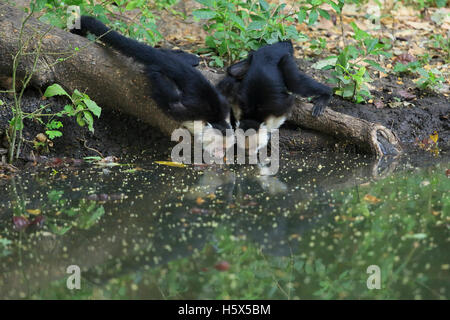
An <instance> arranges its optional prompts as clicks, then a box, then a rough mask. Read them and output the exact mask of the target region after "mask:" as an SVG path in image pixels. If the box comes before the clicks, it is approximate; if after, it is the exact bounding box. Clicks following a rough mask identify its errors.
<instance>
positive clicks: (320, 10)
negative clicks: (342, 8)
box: [317, 8, 331, 20]
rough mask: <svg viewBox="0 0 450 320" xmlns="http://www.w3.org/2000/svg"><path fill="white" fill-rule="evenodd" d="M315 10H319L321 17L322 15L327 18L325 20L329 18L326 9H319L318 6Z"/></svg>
mask: <svg viewBox="0 0 450 320" xmlns="http://www.w3.org/2000/svg"><path fill="white" fill-rule="evenodd" d="M317 10H318V11H319V13H320V15H321V16H322V17H324V18H325V19H327V20H330V19H331V17H330V14H329V13H328V11H326V10H323V9H320V8H318V9H317Z"/></svg>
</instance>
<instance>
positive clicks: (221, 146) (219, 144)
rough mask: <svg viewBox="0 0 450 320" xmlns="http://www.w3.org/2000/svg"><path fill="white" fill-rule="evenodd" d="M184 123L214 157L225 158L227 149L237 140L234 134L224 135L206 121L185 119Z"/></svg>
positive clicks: (196, 140)
mask: <svg viewBox="0 0 450 320" xmlns="http://www.w3.org/2000/svg"><path fill="white" fill-rule="evenodd" d="M182 125H183V127H185V128H186V129H188V130H189V132H191V133H192V135H193V136H194V140H195V142H196V143H200V144H202V146H203V150H205V151H206V152H208V153H209V154H210V155H211V156H213V157H214V158H223V157H224V155H225V152H226V149H229V148H231V147H232V146H233V145H234V143H235V140H236V138H235V136H234V135H232V136H224V135H222V133H221V132H220V130H218V129H215V128H213V126H212V125H211V124H210V123H207V122H205V121H184V122H183V123H182Z"/></svg>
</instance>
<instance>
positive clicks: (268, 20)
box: [193, 0, 305, 67]
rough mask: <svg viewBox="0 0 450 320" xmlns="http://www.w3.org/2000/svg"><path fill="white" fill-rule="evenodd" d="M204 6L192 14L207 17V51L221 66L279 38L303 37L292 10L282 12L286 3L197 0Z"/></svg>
mask: <svg viewBox="0 0 450 320" xmlns="http://www.w3.org/2000/svg"><path fill="white" fill-rule="evenodd" d="M196 1H197V2H199V3H200V4H202V5H203V6H205V8H201V9H198V10H195V11H194V12H193V15H194V17H196V18H198V19H204V20H207V23H206V24H205V26H204V28H205V30H206V31H207V32H208V33H209V36H208V37H207V38H206V40H205V41H206V45H207V48H206V52H211V53H212V58H213V64H215V65H218V66H220V67H222V66H223V65H224V59H226V60H227V61H228V63H230V62H232V61H235V60H238V59H242V58H245V57H246V56H247V54H248V52H249V51H250V50H256V49H258V48H260V47H261V46H263V45H266V44H271V43H275V42H277V41H280V40H286V39H295V40H302V39H305V37H304V36H302V35H301V34H300V33H299V32H298V31H297V29H296V28H295V25H294V24H293V23H294V22H295V19H296V18H295V17H294V15H295V13H296V12H291V13H285V12H284V9H285V8H286V4H285V3H282V4H279V5H270V4H268V3H267V2H266V1H265V0H259V1H251V0H246V1H240V0H232V1H225V0H217V1H214V0H196Z"/></svg>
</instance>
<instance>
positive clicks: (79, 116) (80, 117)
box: [77, 113, 86, 127]
mask: <svg viewBox="0 0 450 320" xmlns="http://www.w3.org/2000/svg"><path fill="white" fill-rule="evenodd" d="M77 123H78V125H79V126H80V127H84V126H85V125H86V122H85V121H84V119H83V114H82V113H78V114H77Z"/></svg>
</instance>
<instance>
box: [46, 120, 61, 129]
mask: <svg viewBox="0 0 450 320" xmlns="http://www.w3.org/2000/svg"><path fill="white" fill-rule="evenodd" d="M62 126H63V124H62V122H61V121H58V120H52V121H50V122H49V123H47V129H50V130H51V129H59V128H61V127H62Z"/></svg>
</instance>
